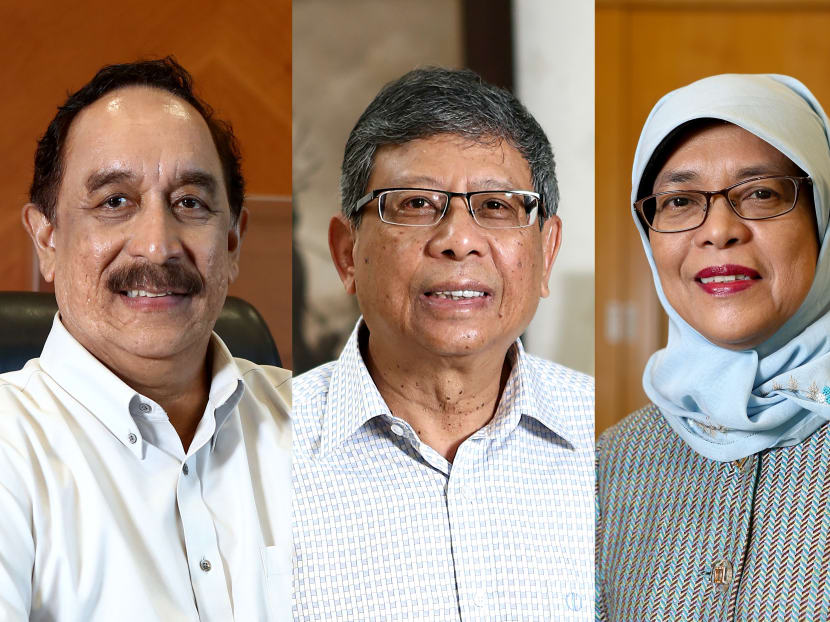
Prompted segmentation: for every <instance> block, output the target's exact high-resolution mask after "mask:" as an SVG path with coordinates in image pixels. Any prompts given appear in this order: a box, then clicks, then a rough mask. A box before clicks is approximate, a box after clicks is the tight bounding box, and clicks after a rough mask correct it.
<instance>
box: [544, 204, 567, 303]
mask: <svg viewBox="0 0 830 622" xmlns="http://www.w3.org/2000/svg"><path fill="white" fill-rule="evenodd" d="M561 245H562V221H561V220H560V219H559V216H557V215H555V214H554V215H553V216H551V217H550V218H548V219H547V221H545V224H544V225H543V226H542V254H543V255H544V261H545V266H544V267H545V269H544V272H543V273H542V283H541V289H540V294H541V296H542V298H547V297H548V295H549V294H550V289H549V288H548V281H550V270H551V268H553V262H554V261H555V260H556V255H557V254H558V253H559V247H560V246H561Z"/></svg>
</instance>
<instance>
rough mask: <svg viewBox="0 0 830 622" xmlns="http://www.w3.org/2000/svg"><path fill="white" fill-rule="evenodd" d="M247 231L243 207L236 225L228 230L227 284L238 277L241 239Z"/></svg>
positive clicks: (245, 211) (246, 218)
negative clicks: (228, 261) (228, 265)
mask: <svg viewBox="0 0 830 622" xmlns="http://www.w3.org/2000/svg"><path fill="white" fill-rule="evenodd" d="M246 231H248V209H247V208H245V207H243V208H242V211H240V212H239V217H238V218H237V219H236V224H235V225H234V226H233V227H231V228H230V229H229V230H228V255H229V260H230V270H229V271H228V284H230V283H233V282H234V281H235V280H236V277H238V276H239V253H240V251H241V250H242V238H243V237H245V232H246Z"/></svg>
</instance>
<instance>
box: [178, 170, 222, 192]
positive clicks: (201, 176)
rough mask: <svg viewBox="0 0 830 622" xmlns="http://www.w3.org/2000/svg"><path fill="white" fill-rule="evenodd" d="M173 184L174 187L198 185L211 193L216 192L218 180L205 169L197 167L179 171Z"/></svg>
mask: <svg viewBox="0 0 830 622" xmlns="http://www.w3.org/2000/svg"><path fill="white" fill-rule="evenodd" d="M173 184H174V185H175V186H176V187H180V186H198V187H200V188H202V189H204V190H205V191H206V192H208V193H209V194H211V195H213V194H216V188H217V187H218V186H219V182H218V181H217V180H216V177H214V176H213V175H211V174H210V173H208V172H207V171H202V170H198V169H196V170H187V171H182V172H181V173H179V174H178V175H176V178H175V180H174V181H173Z"/></svg>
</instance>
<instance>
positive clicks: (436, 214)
mask: <svg viewBox="0 0 830 622" xmlns="http://www.w3.org/2000/svg"><path fill="white" fill-rule="evenodd" d="M448 200H449V197H448V195H446V194H443V193H441V192H434V191H430V190H390V191H388V192H385V193H383V194H382V195H381V200H380V209H381V218H382V219H383V220H384V221H386V222H388V223H392V224H397V225H410V226H428V225H433V224H435V223H437V222H438V221H439V220H441V217H442V215H443V214H444V209H445V208H446V205H447V201H448ZM538 203H539V201H538V199H536V197H533V196H528V195H524V194H517V193H513V192H486V193H479V194H473V195H471V196H470V204H471V207H472V210H473V218H475V220H476V222H477V223H478V224H479V225H481V226H482V227H486V228H488V229H508V228H513V227H526V226H527V225H528V224H529V223H530V222H531V218H532V217H534V216H535V210H537V209H538Z"/></svg>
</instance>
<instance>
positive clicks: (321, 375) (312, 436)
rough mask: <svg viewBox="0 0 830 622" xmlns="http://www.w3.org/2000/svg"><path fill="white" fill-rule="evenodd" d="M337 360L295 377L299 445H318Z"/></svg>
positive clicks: (295, 412) (294, 413)
mask: <svg viewBox="0 0 830 622" xmlns="http://www.w3.org/2000/svg"><path fill="white" fill-rule="evenodd" d="M336 365H337V361H330V362H328V363H325V364H323V365H320V366H319V367H315V368H314V369H311V370H309V371H307V372H305V373H303V374H300V375H299V376H297V377H296V378H295V379H294V410H293V412H292V418H293V420H294V434H295V442H296V443H297V445H298V446H301V447H304V446H306V445H309V444H310V445H316V443H317V441H318V440H319V437H320V434H321V431H322V427H323V422H324V420H325V414H326V408H327V407H328V401H329V388H330V385H331V379H332V373H333V372H334V369H335V367H336Z"/></svg>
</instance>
